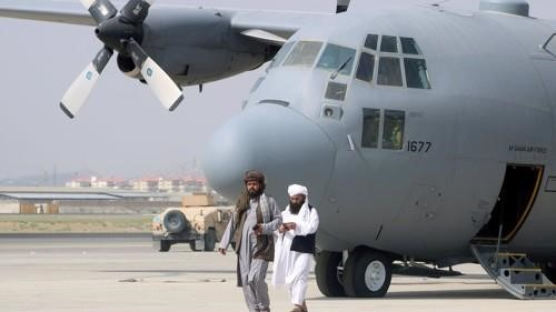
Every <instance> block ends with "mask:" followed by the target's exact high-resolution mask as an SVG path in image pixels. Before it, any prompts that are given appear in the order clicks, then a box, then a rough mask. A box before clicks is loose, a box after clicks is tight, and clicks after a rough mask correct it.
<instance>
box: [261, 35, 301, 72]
mask: <svg viewBox="0 0 556 312" xmlns="http://www.w3.org/2000/svg"><path fill="white" fill-rule="evenodd" d="M294 44H295V41H290V42H286V44H284V46H282V48H281V49H280V51H278V53H276V55H275V56H274V59H273V60H272V63H270V66H268V69H271V68H274V67H276V66H280V64H282V61H283V60H284V59H285V58H286V56H288V53H290V51H291V49H292V48H293V46H294Z"/></svg>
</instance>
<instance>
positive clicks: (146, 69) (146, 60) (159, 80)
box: [128, 39, 183, 112]
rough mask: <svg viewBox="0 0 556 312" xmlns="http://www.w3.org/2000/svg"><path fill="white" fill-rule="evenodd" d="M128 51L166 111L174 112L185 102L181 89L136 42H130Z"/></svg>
mask: <svg viewBox="0 0 556 312" xmlns="http://www.w3.org/2000/svg"><path fill="white" fill-rule="evenodd" d="M128 49H129V51H130V54H131V59H132V60H133V63H135V65H136V66H137V67H138V68H139V69H140V70H141V74H142V75H143V78H144V79H145V81H147V84H148V85H149V87H150V88H151V89H152V90H153V92H154V94H155V95H156V97H157V98H158V100H159V101H160V102H162V105H163V106H164V107H165V108H166V109H168V110H169V111H171V112H172V111H174V110H175V109H176V108H177V107H178V105H179V104H180V103H181V101H182V100H183V93H182V90H181V88H180V87H179V86H178V85H177V84H176V83H175V82H174V81H173V80H172V78H170V76H169V75H168V74H167V73H166V72H165V71H164V70H163V69H162V68H161V67H160V66H158V64H157V63H156V62H155V61H154V60H153V59H152V58H150V57H149V56H148V55H147V53H146V52H145V51H144V50H143V48H141V46H140V45H139V44H138V43H137V42H136V41H135V40H133V39H131V40H130V41H129V44H128Z"/></svg>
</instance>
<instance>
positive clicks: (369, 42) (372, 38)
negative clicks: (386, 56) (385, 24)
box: [365, 34, 378, 51]
mask: <svg viewBox="0 0 556 312" xmlns="http://www.w3.org/2000/svg"><path fill="white" fill-rule="evenodd" d="M377 47H378V35H375V34H370V35H367V39H365V48H367V49H371V50H375V51H376V49H377Z"/></svg>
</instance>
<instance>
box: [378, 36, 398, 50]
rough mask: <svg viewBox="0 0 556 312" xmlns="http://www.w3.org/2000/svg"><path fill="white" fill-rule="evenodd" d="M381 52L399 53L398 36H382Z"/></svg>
mask: <svg viewBox="0 0 556 312" xmlns="http://www.w3.org/2000/svg"><path fill="white" fill-rule="evenodd" d="M380 52H388V53H398V38H397V37H395V36H382V43H381V44H380Z"/></svg>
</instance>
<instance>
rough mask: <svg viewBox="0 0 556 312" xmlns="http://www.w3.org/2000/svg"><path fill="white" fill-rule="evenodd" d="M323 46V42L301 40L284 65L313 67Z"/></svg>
mask: <svg viewBox="0 0 556 312" xmlns="http://www.w3.org/2000/svg"><path fill="white" fill-rule="evenodd" d="M321 48H322V42H316V41H299V42H298V43H297V44H296V45H295V47H294V48H293V50H292V52H291V53H290V55H289V56H288V58H287V59H286V61H285V62H284V64H283V66H302V67H312V66H313V64H314V63H315V60H316V59H317V56H318V54H319V52H320V50H321Z"/></svg>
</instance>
